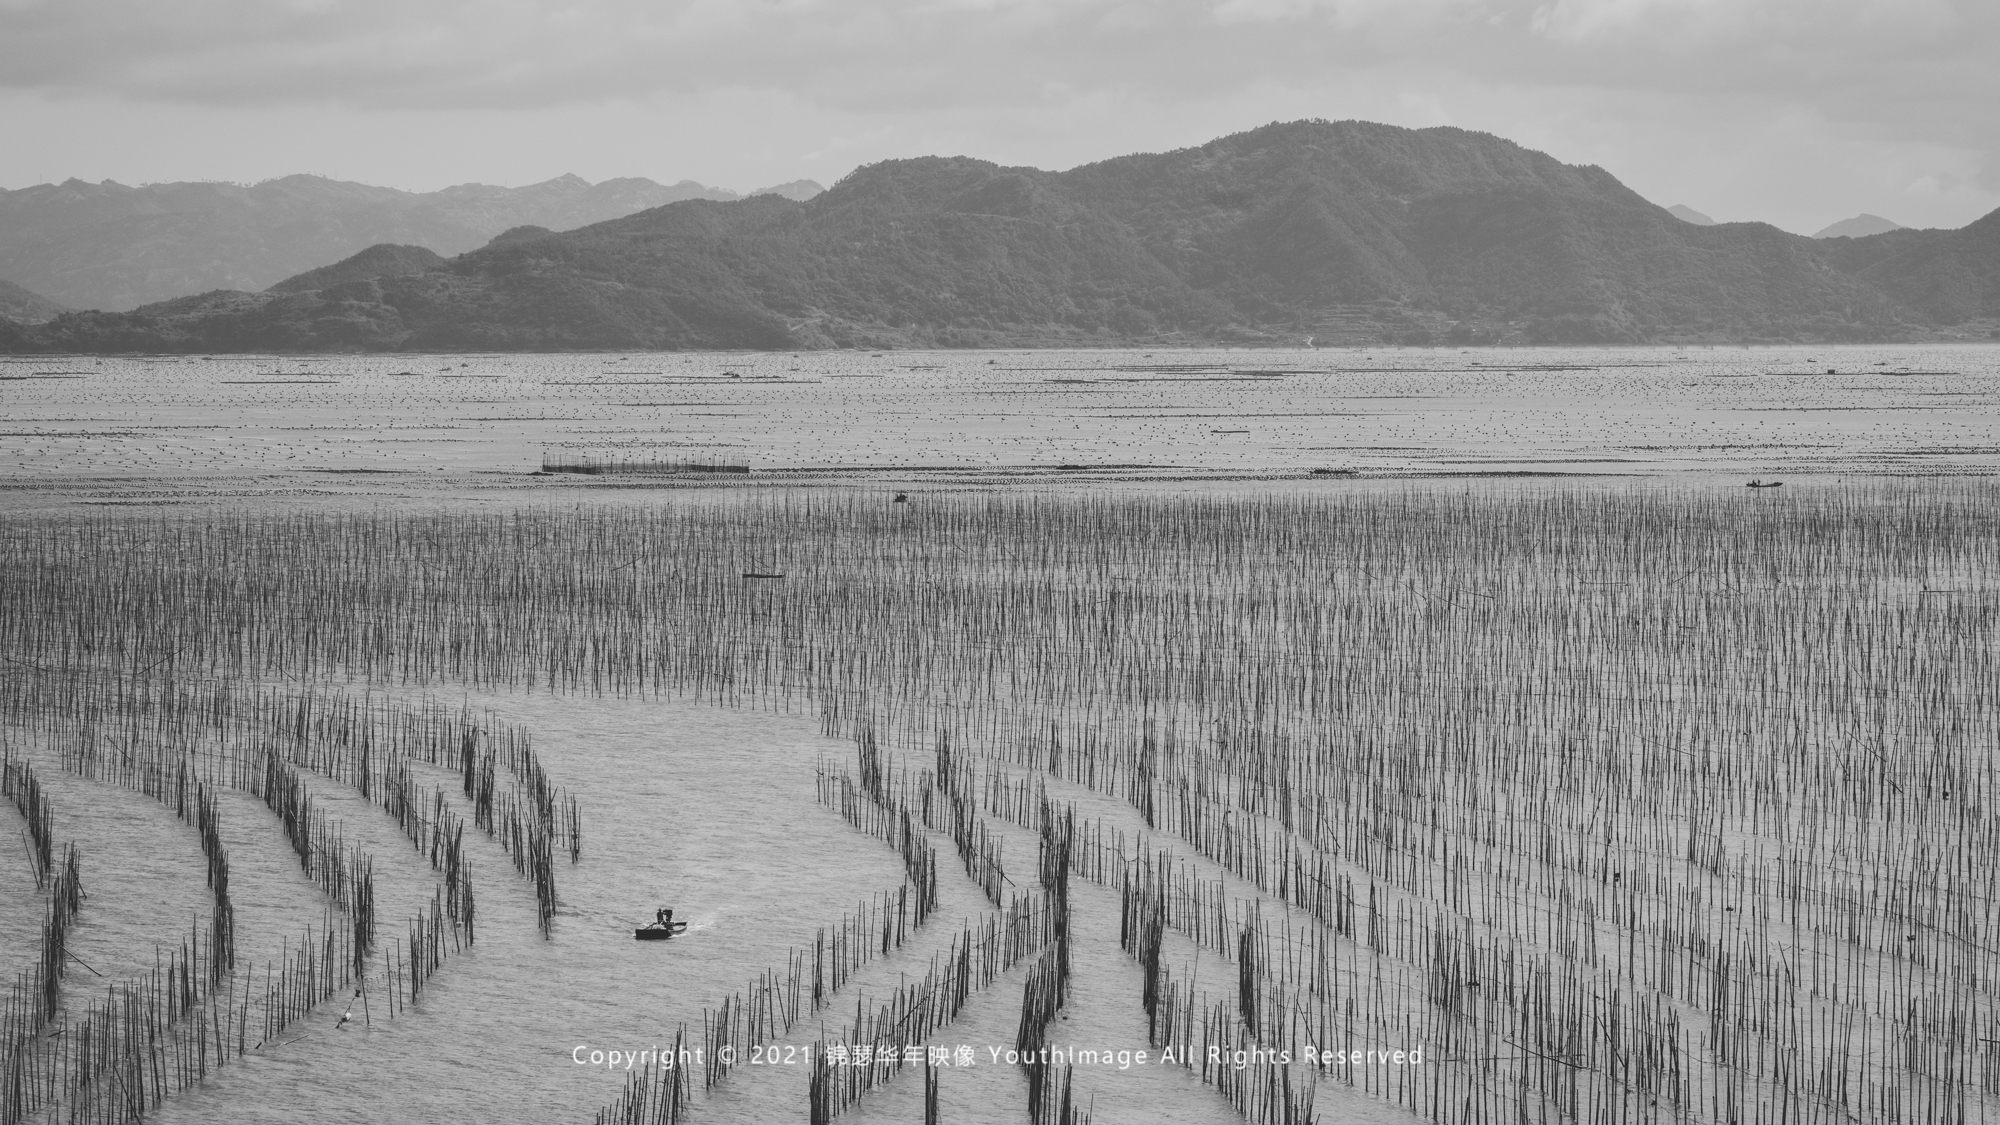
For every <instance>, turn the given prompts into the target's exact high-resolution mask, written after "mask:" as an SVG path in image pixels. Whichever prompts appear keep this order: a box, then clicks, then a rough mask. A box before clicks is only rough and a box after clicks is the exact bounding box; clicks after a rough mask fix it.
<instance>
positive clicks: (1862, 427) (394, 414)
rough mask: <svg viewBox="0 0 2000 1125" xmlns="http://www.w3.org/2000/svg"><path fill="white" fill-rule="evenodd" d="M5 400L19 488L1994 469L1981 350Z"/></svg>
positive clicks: (115, 380) (467, 377)
mask: <svg viewBox="0 0 2000 1125" xmlns="http://www.w3.org/2000/svg"><path fill="white" fill-rule="evenodd" d="M0 376H4V378H0V410H4V412H5V414H6V416H7V420H8V421H7V425H6V427H5V429H4V431H0V473H5V474H6V475H7V476H8V477H9V478H10V479H9V480H8V482H7V483H8V484H9V486H10V488H11V489H12V490H16V491H19V490H31V491H32V490H33V489H34V488H35V487H36V486H38V485H39V486H43V487H46V486H49V485H56V484H60V483H62V482H73V481H75V480H77V479H79V478H89V479H95V480H98V481H99V482H100V483H108V481H109V480H111V479H122V480H123V481H125V482H126V483H127V484H128V485H133V484H142V483H149V482H150V483H152V484H156V485H162V486H164V485H169V484H175V483H178V484H179V485H182V486H188V487H193V486H202V487H209V488H214V487H218V486H222V485H235V486H239V487H251V488H255V489H271V488H278V487H283V488H287V489H297V490H304V491H309V492H321V493H327V494H340V493H362V494H375V495H381V494H389V495H394V494H399V493H408V492H412V491H417V492H424V491H432V490H435V489H437V488H438V487H439V486H440V485H444V484H447V483H448V484H450V485H452V486H454V487H464V486H467V485H471V486H477V487H492V486H496V485H499V484H501V483H505V484H506V485H507V486H508V487H521V486H528V485H533V486H534V487H535V488H537V489H539V490H542V491H549V490H552V489H556V488H561V487H568V486H575V485H578V484H580V483H581V484H590V483H599V484H602V483H604V482H605V481H606V480H607V478H574V477H557V478H554V479H551V478H539V477H538V478H532V479H522V474H526V473H529V472H532V471H534V470H535V469H537V468H538V467H539V465H540V464H541V459H542V457H543V455H544V454H547V455H548V456H549V457H551V458H553V459H557V460H562V459H568V460H577V459H595V460H598V461H616V460H626V461H632V460H650V461H713V462H731V463H740V464H747V465H748V466H750V468H751V469H752V470H753V473H752V479H753V480H771V479H778V480H785V479H805V478H811V477H813V476H815V475H819V474H825V473H829V472H834V473H840V472H847V473H855V472H860V473H870V474H892V475H896V476H898V477H910V478H913V479H919V480H921V479H938V480H955V479H959V478H961V477H965V476H970V477H971V478H972V479H974V480H986V481H989V482H990V481H995V480H1003V479H1010V478H1020V477H1027V478H1030V479H1039V478H1043V477H1061V476H1062V475H1063V474H1065V473H1068V474H1078V473H1082V474H1085V475H1090V474H1092V473H1093V472H1095V473H1101V474H1110V475H1114V476H1128V477H1141V478H1145V477H1169V478H1187V477H1193V478H1203V477H1225V478H1226V477H1239V476H1244V475H1250V476H1262V477H1270V476H1279V477H1284V476H1292V477H1308V476H1309V475H1310V474H1311V472H1312V471H1313V470H1315V469H1319V470H1328V471H1332V472H1336V473H1349V472H1351V473H1354V474H1357V475H1360V476H1369V475H1383V474H1390V475H1403V474H1504V473H1529V472H1531V473H1560V474H1616V475H1632V474H1652V473H1677V474H1678V473H1723V474H1730V475H1737V474H1760V473H1761V474H1823V473H1830V472H1839V473H1870V474H1923V473H1967V472H1974V473H1987V472H1992V471H1994V470H1995V469H1996V468H2000V409H1996V407H2000V345H1951V346H1943V345H1909V346H1902V345H1869V346H1851V347H1837V348H1835V347H1826V346H1810V347H1808V346H1798V347H1759V348H1698V349H1688V348H1666V347H1660V348H1509V349H1490V348H1489V349H1455V348H1435V349H1401V348H1398V349H1375V350H1359V349H1344V350H1331V349H1328V350H1316V351H1307V350H1292V351H1285V350H1270V349H1257V350H1245V349H1206V350H1190V351H1160V350H1156V351H1152V352H1143V351H1130V350H1128V351H1047V352H1038V351H1017V352H998V353H996V352H889V353H882V354H869V353H858V352H820V353H798V354H793V353H773V354H744V353H724V354H679V353H673V354H665V355H629V356H612V355H598V354H555V355H473V356H459V355H452V356H329V357H311V358H306V359H300V358H296V357H293V358H282V357H272V356H228V357H215V358H202V357H188V358H174V357H167V358H159V357H153V358H129V357H113V358H94V357H86V358H75V357H71V358H55V359H21V358H18V357H17V358H10V359H5V360H0ZM1065 467H1066V468H1065ZM439 474H443V475H442V476H440V475H439ZM496 474H497V475H499V476H498V477H496V476H495V475H496ZM626 482H627V483H630V481H629V478H627V479H626ZM154 495H156V496H161V495H163V494H160V493H155V494H154ZM16 502H20V501H19V500H18V499H17V501H16Z"/></svg>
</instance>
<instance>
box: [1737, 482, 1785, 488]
mask: <svg viewBox="0 0 2000 1125" xmlns="http://www.w3.org/2000/svg"><path fill="white" fill-rule="evenodd" d="M1743 487H1745V488H1783V487H1785V482H1784V481H1781V480H1753V481H1751V482H1750V483H1749V484H1746V485H1744V486H1743Z"/></svg>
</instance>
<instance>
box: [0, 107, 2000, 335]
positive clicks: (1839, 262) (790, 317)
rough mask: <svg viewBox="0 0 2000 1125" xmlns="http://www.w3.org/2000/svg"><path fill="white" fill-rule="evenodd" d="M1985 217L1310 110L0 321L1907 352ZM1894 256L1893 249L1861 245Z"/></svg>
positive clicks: (1983, 284) (1972, 298) (45, 331)
mask: <svg viewBox="0 0 2000 1125" xmlns="http://www.w3.org/2000/svg"><path fill="white" fill-rule="evenodd" d="M1995 222H1996V220H1995V218H1994V217H1989V218H1988V219H1986V220H1982V221H1981V223H1979V224H1974V226H1973V227H1968V228H1966V230H1964V231H1928V232H1925V231H1894V232H1890V233H1888V234H1885V235H1877V236H1873V237H1872V238H1866V239H1829V240H1824V241H1816V240H1813V239H1809V238H1803V237H1799V236H1796V235H1791V234H1787V233H1785V232H1783V231H1780V230H1777V229H1776V228H1774V227H1770V226H1767V225H1764V224H1756V223H1726V224H1718V225H1715V226H1696V225H1693V224H1690V223H1686V222H1683V221H1681V220H1680V219H1677V218H1675V217H1674V216H1673V215H1671V214H1670V213H1668V212H1667V211H1666V210H1664V209H1663V208H1660V207H1657V206H1655V205H1653V204H1651V203H1649V202H1647V201H1646V200H1644V199H1642V198H1640V197H1639V196H1638V195H1637V194H1635V193H1634V192H1632V191H1631V190H1630V189H1628V188H1626V187H1625V186H1624V185H1622V184H1620V183H1619V182H1618V180H1617V179H1616V178H1614V177H1613V176H1612V175H1611V174H1610V173H1608V172H1606V171H1604V170H1603V169H1600V168H1595V167H1576V166H1570V165H1565V164H1562V163H1560V162H1558V161H1556V160H1554V159H1553V158H1551V157H1548V156H1546V155H1544V154H1541V153H1537V152H1533V151H1530V150H1527V149H1524V148H1522V147H1520V146H1519V145H1515V144H1513V143H1511V142H1508V141H1505V140H1502V139H1500V138H1497V137H1493V136H1489V135H1486V134H1480V133H1471V132H1466V131H1464V130H1459V129H1448V128H1444V129H1423V130H1410V129H1402V128H1396V127H1392V126H1386V125H1374V124H1368V123H1365V122H1317V121H1314V122H1295V123H1290V124H1280V125H1271V126H1267V127H1265V128H1262V129H1257V130H1253V131H1251V132H1247V133H1241V134H1237V135H1235V136H1231V137H1225V138H1222V139H1220V140H1216V141H1212V142H1210V143H1208V144H1206V145H1203V146H1201V147H1199V148H1191V149H1185V150H1181V151H1178V152H1170V153H1162V154H1147V155H1136V156H1127V157H1120V158H1118V159H1115V160H1108V161H1104V162H1102V163H1098V164H1091V165H1087V166H1084V167H1080V168H1075V169H1072V170H1070V171H1067V172H1061V173H1056V172H1045V171H1039V170H1036V169H1032V168H1006V167H1001V166H998V165H995V164H991V163H988V162H985V161H980V160H974V159H969V158H964V157H951V158H941V157H928V158H922V159H913V160H895V161H887V162H884V163H880V164H875V165H871V166H868V167H865V168H862V169H859V170H858V171H856V172H854V173H853V174H852V175H850V176H848V177H847V178H846V179H844V180H842V181H841V182H840V183H838V184H836V185H835V186H834V187H832V188H831V189H829V190H827V191H826V192H825V193H823V194H820V195H818V196H815V197H813V198H812V199H810V200H808V201H806V202H804V203H799V202H794V201H791V200H789V199H785V198H781V197H778V196H760V197H755V198H750V199H745V200H741V201H735V202H712V201H699V200H693V201H687V202H680V203H673V204H669V205H667V206H663V207H657V208H654V209H651V210H648V211H643V212H640V213H638V214H635V215H630V216H627V217H624V218H619V219H614V220H611V221H608V222H602V223H597V224H595V225H592V226H588V227H584V228H582V229H580V230H574V231H569V232H566V233H561V234H548V235H541V236H539V237H536V236H534V235H533V232H526V233H525V236H521V237H515V236H513V234H512V232H510V237H507V238H503V239H496V240H495V241H494V242H493V243H492V244H490V245H488V246H485V247H482V248H481V249H478V250H475V251H472V252H469V253H465V254H462V255H460V256H459V257H457V258H453V259H450V260H448V261H443V262H440V263H438V264H436V265H434V266H429V267H427V268H413V267H419V266H421V265H422V263H420V262H417V261H414V260H413V259H412V257H411V256H410V255H407V254H390V253H386V252H385V253H384V254H382V255H381V258H382V260H383V261H385V262H393V263H394V266H395V268H394V269H393V270H384V271H383V272H382V273H381V274H380V275H377V276H358V274H361V273H367V272H369V271H367V270H365V269H358V270H357V269H349V268H345V266H346V265H347V264H346V263H343V268H342V269H339V270H331V271H324V273H325V276H326V277H327V278H328V279H329V280H328V281H326V282H324V283H322V282H320V281H317V280H309V279H307V278H301V279H296V282H288V283H283V284H281V285H279V286H277V287H276V291H274V292H268V293H262V294H254V295H253V294H245V293H233V292H218V293H212V294H208V295H205V296H202V297H193V298H186V299H183V300H180V301H174V302H167V303H163V304H160V305H155V306H149V307H147V308H142V309H139V310H137V311H136V312H134V313H130V314H119V315H114V314H104V313H81V314H71V315H68V316H63V317H60V318H57V319H56V320H54V321H52V322H50V323H49V324H47V325H42V326H39V327H24V328H14V329H7V328H5V327H4V326H0V333H7V332H11V333H12V336H11V338H9V337H6V336H0V346H4V347H10V348H13V349H16V350H29V349H32V350H40V349H56V350H77V351H86V350H116V349H139V350H159V351H171V350H201V351H226V350H251V349H257V350H264V349H269V350H299V351H312V350H348V349H384V350H397V349H402V350H431V349H436V350H445V349H496V350H506V349H570V348H619V349H625V348H634V349H636V348H695V347H700V348H729V347H748V348H800V347H806V348H810V347H832V346H855V345H859V346H867V347H888V346H904V345H907V346H978V345H998V344H1065V343H1102V344H1112V343H1121V342H1123V343H1174V342H1183V343H1200V342H1223V341H1245V342H1250V341H1269V342H1294V343H1296V342H1301V341H1302V340H1303V338H1304V337H1305V336H1307V335H1313V336H1316V337H1318V338H1319V339H1320V340H1321V341H1322V342H1327V343H1337V342H1366V343H1374V342H1382V341H1399V342H1412V343H1419V342H1458V341H1463V342H1508V341H1512V342H1619V341H1633V342H1637V341H1647V340H1652V341H1665V340H1689V341H1694V340H1743V341H1748V340H1781V339H1812V340H1840V339H1887V338H1899V337H1908V336H1911V335H1917V334H1924V333H1927V332H1935V331H1937V330H1938V329H1939V326H1941V325H1946V324H1957V325H1960V326H1961V328H1962V329H1963V328H1964V327H1965V326H1966V325H1967V324H1968V323H1970V322H1977V321H1979V320H1980V318H1990V317H1993V316H1995V315H1997V314H2000V301H1996V296H2000V294H1996V289H1995V271H1994V270H1993V268H1992V267H1993V261H1994V256H1995V253H1996V251H2000V247H1996V246H1995V239H1994V238H1992V237H1990V233H1991V232H1990V230H1988V229H1987V228H1992V227H1994V225H1995ZM1982 231H1984V232H1985V233H1982ZM1884 239H1889V240H1895V239H1902V240H1903V241H1901V242H1897V243H1895V244H1894V245H1893V246H1890V245H1887V244H1884V245H1883V246H1882V247H1881V252H1880V253H1875V252H1873V251H1871V249H1870V247H1871V246H1874V245H1875V244H1876V243H1877V242H1878V241H1879V240H1884ZM1934 275H1949V282H1950V283H1949V284H1948V285H1946V286H1945V287H1944V288H1945V289H1946V290H1947V291H1948V294H1947V295H1948V296H1949V297H1950V300H1940V299H1935V298H1936V292H1935V291H1936V290H1938V288H1939V287H1938V285H1935V284H1932V283H1931V282H1932V280H1933V278H1934Z"/></svg>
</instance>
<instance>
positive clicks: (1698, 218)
mask: <svg viewBox="0 0 2000 1125" xmlns="http://www.w3.org/2000/svg"><path fill="white" fill-rule="evenodd" d="M1667 214H1669V215H1672V216H1673V217H1674V218H1676V219H1679V220H1680V221H1681V222H1684V223H1693V224H1694V225H1695V226H1698V227H1712V226H1714V225H1716V223H1715V220H1714V219H1711V218H1709V217H1708V216H1707V215H1704V214H1702V213H1701V212H1699V211H1697V210H1695V209H1694V208H1692V207H1689V206H1688V205H1687V204H1685V203H1676V204H1674V205H1673V206H1672V207H1669V208H1667Z"/></svg>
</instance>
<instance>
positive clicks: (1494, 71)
mask: <svg viewBox="0 0 2000 1125" xmlns="http://www.w3.org/2000/svg"><path fill="white" fill-rule="evenodd" d="M1996 106H2000V2H1996V0H1549V2H1542V0H877V2H858V0H857V2H848V0H561V2H559V0H173V2H161V0H0V138H4V143H0V187H8V188H18V187H24V186H27V185H29V184H34V183H40V182H46V181H55V180H62V179H66V178H68V177H71V176H76V177H79V178H82V179H86V180H100V179H106V178H109V179H115V180H118V181H120V182H122V183H144V182H150V181H161V180H198V179H213V180H235V181H255V180H260V179H266V178H270V177H274V176H280V175H286V174H289V173H293V172H317V173H323V174H325V175H329V176H335V177H338V178H341V179H351V180H360V181H363V182H367V183H375V184H386V185H390V186H395V187H403V188H411V189H423V190H428V189H432V188H437V187H442V186H445V185H447V184H452V183H462V182H467V181H479V182H484V183H498V184H509V185H517V184H525V183H532V182H535V181H538V180H544V179H548V178H549V177H551V176H555V175H559V174H561V173H564V172H575V173H577V174H579V175H581V176H584V177H585V178H587V179H590V180H601V179H606V178H609V177H613V176H648V177H651V178H653V179H656V180H661V181H664V182H672V181H675V180H680V179H695V180H700V181H702V182H704V183H708V184H713V185H718V186H723V187H730V188H736V189H747V188H752V187H757V186H762V185H766V184H772V183H778V182H781V181H786V180H792V179H798V178H801V177H810V178H813V179H817V180H819V181H821V182H822V183H831V182H832V181H834V180H836V179H838V178H839V177H840V176H842V175H844V174H845V173H847V172H848V171H850V170H851V169H853V168H854V167H855V166H857V165H859V164H864V163H868V162H871V161H875V160H881V159H885V158H890V157H901V156H919V155H927V154H965V155H971V156H978V157H983V158H986V159H990V160H996V161H999V162H1002V163H1006V164H1029V165H1035V166H1038V167H1043V168H1067V167H1072V166H1074V165H1077V164H1081V163H1086V162H1089V161H1092V160H1099V159H1103V158H1105V157H1110V156H1116V155H1120V154H1123V153H1127V152H1138V151H1159V150H1164V149H1172V148H1179V147H1183V146H1187V145H1193V144H1199V143H1201V142H1202V141H1205V140H1208V139H1210V138H1212V137H1216V136H1220V135H1224V134H1227V133H1232V132H1237V131H1240V130H1243V129H1248V128H1252V127H1255V126H1257V125H1261V124H1264V123H1266V122H1270V121H1276V120H1292V119H1296V118H1301V117H1325V118H1335V119H1339V118H1362V119H1366V120H1371V121H1385V122H1390V123H1392V124H1398V125H1408V126H1413V127H1422V126H1428V125H1458V126H1463V127H1465V128H1470V129H1481V130H1485V131H1488V132H1492V133H1496V134H1499V135H1500V136H1503V137H1507V138H1509V139H1512V140H1515V141H1518V142H1520V143H1522V144H1524V145H1527V146H1529V147H1531V148H1537V149H1541V150H1543V151H1546V152H1549V153H1551V154H1552V155H1554V156H1556V157H1557V158H1559V159H1561V160H1565V161H1568V162H1571V163H1582V164H1599V165H1602V166H1604V167H1605V168H1607V169H1609V170H1610V171H1611V172H1612V173H1613V174H1614V175H1616V176H1618V177H1619V178H1620V179H1622V180H1623V181H1624V182H1625V183H1627V184H1629V185H1630V186H1632V187H1633V188H1634V189H1636V190H1637V191H1639V192H1640V193H1641V194H1643V195H1645V196H1646V197H1648V198H1650V199H1652V200H1654V201H1655V202H1658V203H1661V204H1673V203H1686V204H1689V205H1690V206H1693V207H1695V208H1696V209H1698V210H1701V211H1704V212H1706V213H1708V214H1709V215H1711V216H1713V217H1715V218H1717V219H1721V220H1724V221H1729V220H1746V219H1761V220H1764V221H1767V222H1772V223H1775V224H1777V225H1778V226H1781V227H1784V228H1786V229H1789V230H1794V231H1800V232H1804V233H1810V232H1811V231H1814V230H1817V229H1818V228H1820V227H1822V226H1824V225H1826V224H1828V223H1830V222H1833V221H1835V220H1837V219H1842V218H1846V217H1848V216H1850V215H1853V214H1856V213H1857V212H1862V211H1868V212H1873V213H1875V214H1879V215H1885V216H1887V217H1889V218H1891V219H1895V220H1897V221H1898V222H1902V223H1905V224H1908V225H1912V226H1962V225H1964V224H1965V223H1967V222H1970V221H1972V220H1973V219H1976V218H1978V217H1979V216H1980V215H1983V214H1985V213H1986V212H1988V211H1991V210H1993V209H1994V208H1995V207H1996V206H2000V113H1997V112H1996V111H1995V107H1996Z"/></svg>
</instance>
